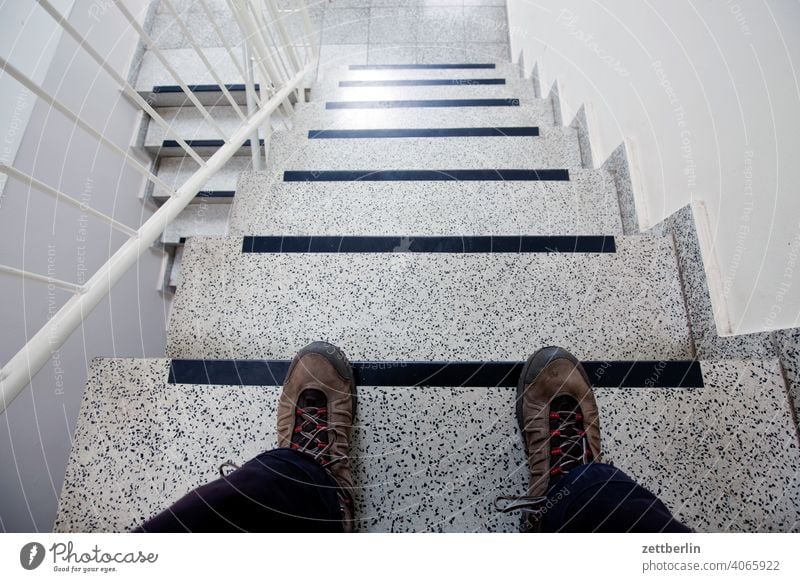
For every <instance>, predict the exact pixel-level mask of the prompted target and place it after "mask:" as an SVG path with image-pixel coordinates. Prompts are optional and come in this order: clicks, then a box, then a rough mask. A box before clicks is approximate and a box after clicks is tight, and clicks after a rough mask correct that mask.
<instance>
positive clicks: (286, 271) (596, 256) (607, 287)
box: [167, 236, 691, 360]
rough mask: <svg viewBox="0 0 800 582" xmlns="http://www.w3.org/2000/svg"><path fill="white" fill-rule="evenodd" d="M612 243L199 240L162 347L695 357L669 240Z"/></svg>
mask: <svg viewBox="0 0 800 582" xmlns="http://www.w3.org/2000/svg"><path fill="white" fill-rule="evenodd" d="M464 238H465V239H466V238H467V237H464ZM612 242H614V244H615V247H616V252H606V253H582V252H565V253H558V252H530V253H527V252H523V253H519V252H508V253H507V252H475V253H424V252H421V253H417V252H403V251H409V250H413V249H414V246H415V243H414V239H413V237H409V238H406V239H403V240H401V242H400V244H398V247H397V251H398V252H396V253H369V252H366V253H294V252H293V253H253V252H243V244H244V239H242V238H239V237H228V238H197V237H195V238H192V239H190V240H189V241H188V242H187V247H186V250H185V254H184V261H183V275H182V281H181V285H180V287H179V288H178V292H177V294H176V298H175V302H174V304H173V308H172V317H171V320H170V327H169V330H168V334H167V354H168V355H169V356H171V357H180V358H226V357H237V358H278V359H282V358H287V357H290V355H291V353H290V351H291V350H293V349H295V346H298V345H305V344H306V343H308V342H309V341H311V340H313V339H319V338H323V339H326V340H328V341H331V342H333V343H336V344H338V345H341V346H342V347H343V348H344V349H345V351H346V352H347V353H348V354H349V355H350V356H351V357H352V358H354V359H367V360H371V359H406V360H407V359H441V360H469V359H473V360H474V359H492V360H508V359H522V358H523V356H524V355H525V354H526V353H527V352H528V351H529V350H530V349H531V346H533V345H549V344H558V345H563V346H564V347H566V348H567V349H569V350H571V351H572V352H573V353H575V354H576V355H577V356H578V357H580V358H582V359H599V358H612V359H685V358H688V357H691V343H690V340H689V331H688V324H687V321H686V313H685V309H684V305H683V298H682V295H681V288H680V282H679V280H678V273H677V268H676V262H675V256H674V254H673V249H672V245H671V242H670V240H669V239H668V238H666V237H652V238H651V237H642V236H634V237H616V238H615V239H614V238H613V237H612ZM342 244H343V245H345V246H346V243H342ZM471 244H472V243H468V242H464V247H463V248H474V247H471ZM490 248H491V247H490V246H488V247H487V248H486V250H490Z"/></svg>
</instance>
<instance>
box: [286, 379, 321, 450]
mask: <svg viewBox="0 0 800 582" xmlns="http://www.w3.org/2000/svg"><path fill="white" fill-rule="evenodd" d="M327 405H328V399H327V397H326V396H325V393H324V392H323V391H322V390H319V389H317V388H306V389H305V390H303V391H302V392H301V393H300V396H299V397H298V398H297V417H296V418H295V423H296V426H297V425H299V426H300V427H302V432H295V433H294V434H293V435H292V442H293V443H295V444H296V445H298V446H299V447H300V448H304V449H305V450H307V451H308V452H311V453H314V452H316V451H317V450H318V447H317V445H316V443H317V441H320V442H322V443H325V444H327V442H328V432H327V431H326V430H320V429H319V428H318V424H320V425H327V424H328V411H327V410H325V411H323V412H320V410H321V409H324V408H326V407H327ZM301 412H302V413H304V414H301ZM309 417H310V418H309ZM312 419H316V422H315V421H314V420H312ZM303 433H305V434H306V435H314V437H313V439H312V440H313V442H311V443H309V439H308V438H307V437H306V436H304V434H303Z"/></svg>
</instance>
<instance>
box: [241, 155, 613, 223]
mask: <svg viewBox="0 0 800 582" xmlns="http://www.w3.org/2000/svg"><path fill="white" fill-rule="evenodd" d="M282 178H283V175H282V174H281V173H277V174H269V173H266V172H248V173H246V174H243V175H242V177H241V179H240V182H239V186H238V188H237V191H236V199H235V201H234V208H233V212H232V213H231V220H230V224H231V230H230V233H231V234H235V235H251V234H271V235H309V234H316V235H321V234H326V235H345V234H350V235H355V234H370V235H380V234H396V235H408V234H417V235H423V234H425V235H488V234H553V235H557V234H622V225H621V222H620V218H619V212H618V211H617V209H616V196H617V192H616V190H615V189H614V183H613V181H612V179H611V176H610V175H609V174H607V173H605V172H602V171H581V170H576V171H574V172H570V181H568V182H424V183H421V182H360V181H359V182H328V183H324V184H321V183H313V182H283V179H282Z"/></svg>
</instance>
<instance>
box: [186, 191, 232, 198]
mask: <svg viewBox="0 0 800 582" xmlns="http://www.w3.org/2000/svg"><path fill="white" fill-rule="evenodd" d="M234 194H235V192H234V191H233V190H200V192H198V193H197V194H196V195H195V197H196V198H233V196H234Z"/></svg>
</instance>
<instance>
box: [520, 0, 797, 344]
mask: <svg viewBox="0 0 800 582" xmlns="http://www.w3.org/2000/svg"><path fill="white" fill-rule="evenodd" d="M508 13H509V24H510V27H511V45H512V55H514V56H515V57H516V56H517V55H518V54H519V53H520V51H524V55H525V63H526V64H527V65H528V66H529V67H530V66H532V65H533V63H534V62H536V61H538V62H539V67H540V71H541V74H542V77H543V82H544V84H545V87H548V86H549V85H550V84H552V82H553V81H554V80H555V79H556V78H557V79H558V80H559V83H560V87H561V93H560V94H561V97H562V100H563V101H565V102H566V106H567V111H566V112H565V116H564V117H565V120H566V121H567V122H568V121H569V120H570V119H571V116H572V115H573V114H574V112H575V111H576V110H577V109H578V108H579V107H580V105H581V104H582V103H584V102H585V103H587V104H588V105H589V106H590V112H589V114H590V116H591V118H592V126H593V127H592V128H591V130H592V147H593V150H594V154H595V156H594V157H595V160H596V161H599V162H600V163H602V161H603V160H605V159H606V157H607V156H608V154H609V153H610V152H611V151H612V150H613V149H614V148H615V147H616V146H617V145H618V144H619V143H620V142H622V141H623V139H624V140H625V142H626V144H627V146H628V152H629V154H630V155H631V157H632V158H633V159H632V163H633V165H634V169H635V171H636V174H635V176H634V188H635V190H636V196H637V211H638V215H639V216H638V218H639V224H640V225H641V226H642V227H643V228H647V227H649V226H652V225H655V224H657V223H658V222H660V221H661V220H663V219H664V218H666V217H667V216H669V215H670V214H671V213H672V212H674V211H675V210H677V209H678V208H680V207H682V206H684V205H686V204H687V203H690V202H695V203H696V202H699V203H700V204H698V205H696V206H695V210H696V211H697V210H698V209H701V210H702V208H705V209H706V211H707V213H706V214H707V216H706V218H707V224H705V225H703V224H699V225H698V227H699V230H700V231H701V232H705V229H706V228H707V236H706V237H705V238H703V239H702V240H701V244H702V246H703V257H704V263H705V267H706V271H707V274H708V275H709V285H710V286H711V287H712V289H711V291H712V301H713V303H714V308H715V311H716V314H715V315H716V317H717V319H716V321H717V327H718V328H719V332H720V334H721V335H729V334H740V333H749V332H756V331H765V330H773V329H780V328H787V327H797V326H798V325H800V196H798V190H800V163H798V161H797V160H798V157H800V70H795V67H796V66H797V65H800V3H799V2H793V1H788V0H705V1H703V2H696V1H694V0H670V1H669V2H656V1H654V0H602V1H590V0H558V1H556V0H535V1H534V0H508ZM795 279H798V281H795Z"/></svg>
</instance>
